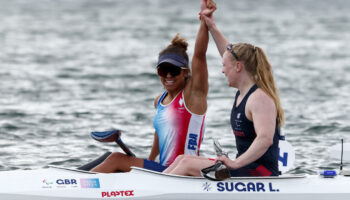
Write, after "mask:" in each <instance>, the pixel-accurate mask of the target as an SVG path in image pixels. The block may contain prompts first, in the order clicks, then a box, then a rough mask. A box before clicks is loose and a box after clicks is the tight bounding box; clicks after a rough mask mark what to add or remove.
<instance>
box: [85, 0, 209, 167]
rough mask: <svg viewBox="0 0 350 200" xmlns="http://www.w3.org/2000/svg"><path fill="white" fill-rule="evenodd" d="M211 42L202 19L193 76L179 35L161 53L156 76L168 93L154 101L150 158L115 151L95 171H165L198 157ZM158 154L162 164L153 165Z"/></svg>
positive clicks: (183, 40) (205, 101)
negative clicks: (178, 161)
mask: <svg viewBox="0 0 350 200" xmlns="http://www.w3.org/2000/svg"><path fill="white" fill-rule="evenodd" d="M210 2H211V1H209V2H208V5H209V6H210ZM205 3H206V2H205V1H204V0H203V1H202V10H204V8H205V7H206V4H205ZM208 40H209V33H208V28H207V25H206V24H205V22H204V20H201V24H200V28H199V31H198V34H197V38H196V44H195V48H194V54H193V58H192V74H191V73H190V68H189V59H188V55H187V52H186V51H187V46H188V44H187V42H186V40H185V39H184V38H180V37H179V34H177V35H176V36H175V37H174V39H173V40H172V42H171V44H170V45H169V46H168V47H167V48H165V49H164V50H162V51H161V52H160V53H159V58H158V64H157V73H158V76H159V78H160V81H161V83H162V85H163V87H164V89H165V92H164V93H163V94H161V95H159V96H158V97H156V99H155V101H154V106H155V108H156V109H157V111H156V115H155V117H154V121H153V125H154V127H155V134H154V141H153V146H152V149H151V153H150V155H149V157H148V159H143V158H136V157H130V156H127V155H125V154H123V153H119V152H115V153H112V154H111V155H110V156H109V157H108V158H107V159H106V160H105V161H104V162H102V163H101V164H100V165H98V166H96V167H95V168H93V169H92V171H95V172H106V173H108V172H116V171H122V172H126V171H130V167H131V166H136V167H143V168H146V169H150V170H156V171H163V170H164V169H166V168H167V167H168V166H169V165H170V164H171V163H172V162H173V161H174V160H175V158H176V157H177V156H178V155H181V154H186V155H194V156H198V154H199V148H200V144H201V141H202V139H203V133H204V129H205V113H206V110H207V94H208V70H207V63H206V51H207V46H208ZM158 155H160V156H159V163H158V162H154V160H155V159H156V157H157V156H158Z"/></svg>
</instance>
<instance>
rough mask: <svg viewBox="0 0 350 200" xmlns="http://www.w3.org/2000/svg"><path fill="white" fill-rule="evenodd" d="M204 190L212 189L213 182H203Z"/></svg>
mask: <svg viewBox="0 0 350 200" xmlns="http://www.w3.org/2000/svg"><path fill="white" fill-rule="evenodd" d="M202 187H203V190H204V191H210V190H211V184H210V183H208V182H205V183H203V186H202Z"/></svg>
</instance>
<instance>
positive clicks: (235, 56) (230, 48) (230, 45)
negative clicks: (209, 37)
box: [226, 44, 239, 61]
mask: <svg viewBox="0 0 350 200" xmlns="http://www.w3.org/2000/svg"><path fill="white" fill-rule="evenodd" d="M232 46H233V44H229V45H227V47H226V49H227V50H229V51H230V52H231V54H232V55H233V57H234V58H235V59H236V60H237V61H239V59H238V56H237V54H236V53H235V52H234V51H233V49H232Z"/></svg>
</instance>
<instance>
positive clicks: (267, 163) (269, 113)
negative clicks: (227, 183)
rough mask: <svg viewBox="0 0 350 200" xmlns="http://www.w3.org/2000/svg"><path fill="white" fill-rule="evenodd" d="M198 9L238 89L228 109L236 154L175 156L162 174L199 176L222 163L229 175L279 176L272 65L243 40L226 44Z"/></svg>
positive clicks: (278, 114) (279, 120) (278, 117)
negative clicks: (203, 171) (215, 156)
mask: <svg viewBox="0 0 350 200" xmlns="http://www.w3.org/2000/svg"><path fill="white" fill-rule="evenodd" d="M214 10H215V9H206V10H205V11H203V12H201V18H202V19H204V20H205V21H206V24H207V26H208V28H209V31H210V33H211V35H212V36H213V38H214V41H215V43H216V46H217V48H218V50H219V53H220V55H221V56H222V64H223V68H222V73H224V75H225V76H226V79H227V82H228V85H229V86H230V87H234V88H237V89H238V91H237V93H236V97H235V101H234V104H233V108H232V112H231V126H232V130H233V133H234V135H235V138H236V147H237V151H238V153H237V156H236V159H234V160H231V159H229V158H228V157H226V156H220V157H218V158H216V159H215V160H214V159H208V158H203V157H198V156H188V155H182V156H179V157H177V159H176V160H175V162H174V163H173V164H172V165H170V166H169V167H168V168H167V169H166V170H165V171H164V173H169V174H178V175H190V176H200V175H201V174H200V170H201V169H203V168H207V167H209V166H212V165H213V164H215V163H216V162H218V161H221V162H222V163H223V164H224V165H226V167H227V168H228V169H230V174H231V176H278V175H279V170H278V141H279V134H280V127H281V126H282V125H283V120H284V116H283V115H284V114H283V109H282V107H281V104H280V99H279V94H278V90H277V88H276V86H275V81H274V77H273V73H272V68H271V65H270V63H269V61H268V59H267V57H266V55H265V53H264V51H263V50H262V49H261V48H260V47H257V46H254V45H252V44H248V43H238V44H230V43H229V42H228V41H227V39H226V38H225V37H224V35H223V34H222V33H221V32H220V31H219V29H218V28H217V27H216V25H215V21H214V17H213V15H212V13H213V12H214Z"/></svg>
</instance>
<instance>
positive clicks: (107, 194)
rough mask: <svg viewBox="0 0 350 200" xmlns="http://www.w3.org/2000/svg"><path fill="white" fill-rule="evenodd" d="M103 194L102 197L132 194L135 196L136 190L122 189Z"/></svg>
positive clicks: (128, 195)
mask: <svg viewBox="0 0 350 200" xmlns="http://www.w3.org/2000/svg"><path fill="white" fill-rule="evenodd" d="M101 195H102V198H109V197H130V196H134V190H120V191H110V192H102V193H101Z"/></svg>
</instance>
